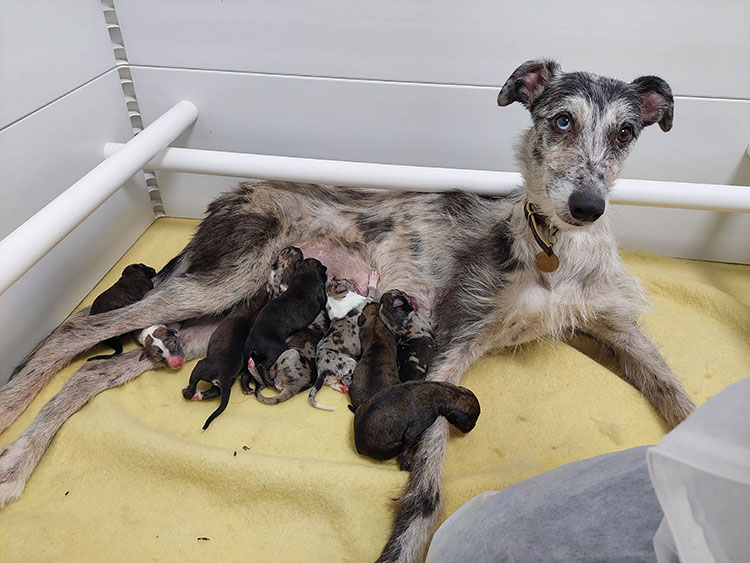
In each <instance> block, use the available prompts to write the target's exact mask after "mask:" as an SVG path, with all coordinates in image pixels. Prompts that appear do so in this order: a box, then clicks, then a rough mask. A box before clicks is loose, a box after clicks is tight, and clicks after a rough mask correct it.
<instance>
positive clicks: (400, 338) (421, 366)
mask: <svg viewBox="0 0 750 563" xmlns="http://www.w3.org/2000/svg"><path fill="white" fill-rule="evenodd" d="M415 305H416V304H415V302H414V300H413V299H412V298H411V297H410V296H408V295H407V294H406V293H404V292H403V291H399V290H398V289H394V290H391V291H388V292H386V293H384V294H383V295H382V296H381V297H380V318H381V320H382V321H383V322H384V323H385V326H387V327H388V329H389V330H390V331H391V332H392V333H393V334H394V336H395V337H396V342H397V350H398V353H397V363H398V376H399V379H400V380H401V381H412V380H417V379H424V378H425V376H426V375H427V370H428V369H429V367H430V364H431V363H432V360H433V358H434V357H435V354H436V353H437V346H436V345H435V340H434V339H433V338H432V334H431V330H432V323H430V320H429V319H428V318H427V317H424V316H422V315H420V314H419V313H417V308H416V306H415Z"/></svg>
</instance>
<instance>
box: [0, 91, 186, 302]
mask: <svg viewBox="0 0 750 563" xmlns="http://www.w3.org/2000/svg"><path fill="white" fill-rule="evenodd" d="M197 117H198V109H197V108H196V107H195V106H194V105H193V104H192V103H190V102H187V101H182V102H179V103H177V104H175V106H174V107H172V108H171V109H170V110H169V111H167V112H165V113H164V115H162V116H161V117H159V119H157V120H156V121H154V122H153V123H152V124H151V125H149V126H148V127H146V128H145V129H144V130H143V131H141V132H140V133H139V134H138V135H136V136H135V137H134V138H133V139H131V140H130V141H128V142H127V143H126V144H120V145H119V146H120V147H121V150H118V151H117V153H116V154H112V155H111V156H109V157H107V158H106V160H104V161H103V162H102V163H101V164H99V165H98V166H97V167H96V168H94V169H93V170H91V172H89V173H88V174H86V175H85V176H84V177H83V178H81V179H80V180H78V181H77V182H76V183H75V184H73V185H72V186H70V187H69V188H68V189H67V190H65V191H64V192H63V193H61V194H60V195H59V196H57V197H56V198H55V199H53V200H52V201H51V202H50V203H48V204H47V205H46V206H45V207H43V208H42V209H41V210H39V211H38V212H37V213H36V214H35V215H34V216H32V217H31V218H29V219H28V220H27V221H26V222H25V223H24V224H22V225H21V226H20V227H18V228H17V229H16V230H15V231H13V232H12V233H10V234H9V235H8V236H6V237H5V238H4V239H3V240H0V264H2V268H0V293H3V292H4V291H5V290H6V289H8V288H9V287H10V286H11V285H13V283H15V282H16V280H18V279H19V278H20V277H21V276H23V275H24V274H25V273H26V272H28V271H29V270H30V269H31V267H32V266H33V265H34V264H36V263H37V262H38V261H39V260H41V259H42V258H43V257H44V255H45V254H47V253H48V252H49V251H50V250H52V249H53V248H54V247H55V245H56V244H57V243H59V242H60V241H61V240H62V239H64V238H65V237H66V236H67V235H68V233H70V232H71V231H72V230H73V229H75V228H76V227H77V226H78V225H80V224H81V223H82V222H83V220H84V219H86V217H88V216H89V215H91V213H93V212H94V211H95V210H96V209H97V208H98V207H99V206H100V205H101V204H102V203H104V202H105V201H106V200H107V199H108V198H109V197H110V196H111V195H112V194H114V193H115V192H116V191H117V190H118V189H119V188H120V186H122V185H123V184H124V183H125V182H127V181H128V179H129V178H130V177H131V176H133V175H134V174H135V173H136V172H138V171H139V170H141V169H142V168H143V167H144V165H145V164H146V163H147V162H148V161H149V160H151V159H152V158H153V157H154V155H155V154H157V153H158V152H159V151H161V150H162V149H164V147H166V146H167V145H168V144H169V143H171V142H172V141H173V140H174V139H175V137H177V135H179V134H180V133H182V132H183V131H184V130H185V129H186V128H187V127H188V126H190V124H191V123H193V122H194V121H195V119H196V118H197Z"/></svg>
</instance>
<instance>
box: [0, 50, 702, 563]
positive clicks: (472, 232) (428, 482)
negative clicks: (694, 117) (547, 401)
mask: <svg viewBox="0 0 750 563" xmlns="http://www.w3.org/2000/svg"><path fill="white" fill-rule="evenodd" d="M512 102H520V103H522V104H523V105H525V106H526V107H527V108H528V110H529V111H530V113H531V117H532V120H533V124H532V126H531V128H530V129H529V130H528V131H527V132H526V133H525V135H524V136H523V139H522V141H521V143H520V147H519V150H518V160H519V163H520V166H521V171H522V173H523V177H524V180H525V186H524V187H523V188H519V189H518V190H517V191H516V192H515V193H513V194H511V195H509V196H505V197H489V196H479V195H473V194H467V193H462V192H452V193H444V194H424V193H389V192H383V191H377V190H355V189H346V188H334V187H325V186H317V185H305V184H291V183H278V182H276V183H267V184H253V185H250V184H243V185H240V186H239V187H238V188H237V189H235V190H234V191H231V192H228V193H226V194H223V195H221V196H220V197H219V198H217V199H216V200H215V201H214V202H213V203H211V204H210V205H209V207H208V214H207V216H206V218H205V219H204V220H203V222H202V223H201V225H200V227H199V228H198V231H197V232H196V234H195V235H194V236H193V238H192V240H191V241H190V242H189V243H188V245H187V246H186V247H185V249H184V250H183V251H182V252H181V253H180V254H179V255H178V256H177V257H175V258H174V259H173V260H172V261H171V262H170V263H169V264H168V265H167V267H166V268H165V269H164V270H162V271H161V272H160V273H159V274H158V275H157V277H156V279H155V280H154V281H155V286H156V287H155V289H154V290H153V291H152V292H150V293H149V294H148V296H147V297H146V298H145V299H144V300H143V301H140V302H138V303H136V304H134V305H131V306H129V307H125V308H122V309H118V310H116V311H112V312H109V313H103V314H101V315H96V316H84V315H80V314H79V315H76V316H73V317H72V318H70V319H69V320H67V321H66V322H64V323H63V324H62V325H61V326H60V327H58V328H57V329H56V330H55V331H54V332H53V333H52V334H51V335H50V336H49V337H48V338H47V339H46V340H45V341H44V342H43V343H41V344H40V345H39V346H38V347H37V349H36V350H35V351H34V352H33V353H32V354H31V355H30V356H29V358H28V359H27V360H26V361H25V362H24V363H23V364H22V365H21V366H19V367H18V368H17V370H16V373H15V377H14V378H13V379H12V380H11V381H10V383H9V384H8V385H7V386H6V387H5V388H4V389H2V390H0V430H3V429H5V428H7V427H8V426H9V425H10V424H11V423H12V422H13V421H14V420H15V419H16V418H17V417H18V415H19V414H20V413H21V412H22V411H23V410H24V409H25V408H26V406H27V405H28V404H29V402H30V401H31V400H32V398H33V397H34V395H35V394H36V393H37V391H38V390H39V389H40V388H41V387H42V386H43V385H44V384H45V383H46V382H47V381H48V380H49V379H50V378H51V377H52V376H53V375H54V374H55V373H56V372H57V371H58V370H59V369H60V368H62V367H63V366H64V365H65V364H67V363H68V362H69V361H70V360H71V359H72V358H73V357H74V356H75V355H76V354H78V353H80V352H83V351H84V350H86V349H88V348H90V347H91V346H93V345H94V344H96V343H97V342H101V341H102V340H105V339H107V338H110V337H113V336H115V335H118V334H123V333H126V332H128V331H130V330H134V329H137V328H143V327H145V326H149V325H153V324H158V323H170V322H174V321H182V320H185V319H189V318H193V317H198V316H201V315H206V314H209V313H218V312H221V311H225V310H227V309H229V308H230V307H232V306H233V305H234V304H236V303H237V302H238V301H239V300H241V299H243V298H245V297H246V296H248V295H252V294H253V293H254V292H256V291H258V290H259V288H260V287H261V286H262V284H264V283H265V279H266V277H267V273H268V269H269V268H270V266H271V262H272V261H273V258H274V257H275V256H276V255H277V254H278V253H279V251H281V250H282V249H283V248H284V247H286V246H289V245H296V246H302V247H303V249H305V248H306V249H308V250H306V255H308V256H311V255H312V256H316V257H318V258H320V259H321V261H322V262H323V263H325V264H326V265H328V266H329V271H330V270H331V269H333V271H334V273H335V270H336V263H337V262H339V261H341V262H342V263H343V262H346V260H345V257H347V256H349V257H352V256H354V257H356V258H357V259H358V261H359V262H360V263H362V264H365V265H366V268H363V270H367V271H363V272H351V271H350V272H346V274H347V276H345V277H350V278H351V277H354V278H355V279H356V277H357V276H359V275H363V276H365V278H364V279H366V276H367V274H368V273H369V266H370V265H372V267H373V268H375V269H376V270H377V271H379V272H380V276H381V285H380V289H381V291H387V290H389V289H392V288H410V293H412V294H413V295H414V296H415V297H416V299H417V302H418V304H419V305H420V307H421V309H420V310H423V311H426V312H428V313H429V312H430V311H432V314H433V315H432V316H433V323H434V327H435V332H436V339H437V342H438V347H439V350H440V352H439V356H438V357H437V358H436V359H435V362H434V364H433V365H434V367H433V369H432V371H431V373H430V376H429V377H430V379H434V380H445V381H450V382H452V383H457V382H458V381H459V379H460V378H461V375H462V374H463V372H464V371H465V370H466V369H467V367H468V366H469V365H470V364H471V363H472V362H473V361H474V360H476V359H477V358H479V357H480V356H481V355H483V354H485V353H486V352H488V351H490V350H492V349H496V348H503V347H508V346H516V345H519V344H522V343H524V342H529V341H532V340H536V339H539V338H545V337H563V336H566V335H569V334H571V333H573V332H579V333H585V334H588V335H590V336H592V337H593V338H595V339H596V340H598V341H599V342H600V343H601V344H603V345H604V346H605V347H607V348H609V349H610V350H611V351H612V352H613V354H614V356H615V358H616V361H617V365H618V367H619V372H620V376H621V377H622V378H624V379H625V380H626V381H628V382H629V383H630V384H632V385H633V386H634V387H636V388H637V389H639V390H640V391H641V392H642V393H643V394H644V395H645V396H646V398H647V399H648V400H649V401H650V402H651V404H652V405H653V406H654V408H655V409H656V410H657V411H658V412H659V414H660V415H661V416H662V417H663V418H664V420H666V421H667V423H669V424H670V425H675V424H677V423H679V422H680V421H681V420H683V419H684V418H685V417H686V416H688V415H689V414H690V412H691V411H692V410H693V408H694V407H693V403H692V401H691V400H690V398H689V397H688V395H687V394H686V393H685V391H684V390H683V388H682V387H681V386H680V384H679V383H678V382H677V380H676V379H675V376H674V375H673V373H672V372H671V371H670V369H669V367H668V366H667V364H666V363H665V361H664V359H663V358H662V357H661V356H660V355H659V353H658V352H657V350H656V349H655V348H654V346H653V345H652V344H651V342H649V340H648V339H647V338H646V337H645V336H644V335H643V334H642V333H641V331H640V329H639V327H638V315H639V313H640V312H641V311H643V310H644V306H645V301H644V298H643V294H642V290H641V287H640V285H639V283H638V282H637V280H635V279H634V278H633V277H632V276H631V275H630V274H629V273H628V272H627V271H626V269H625V267H624V266H623V264H622V262H621V260H620V257H619V255H618V251H617V244H616V241H615V239H614V237H613V235H612V232H611V230H610V227H609V220H608V216H607V213H606V207H607V200H608V196H609V192H610V189H611V187H612V184H613V183H614V180H615V178H616V176H617V174H618V172H619V170H620V168H621V166H622V164H623V162H624V160H625V158H626V157H627V155H628V153H629V152H630V149H631V148H632V146H633V143H634V142H635V140H636V139H637V138H638V136H639V135H640V133H641V131H642V129H643V128H644V127H647V126H649V125H652V124H654V123H658V124H659V126H660V127H661V129H662V130H664V131H669V129H670V128H671V126H672V114H673V99H672V93H671V91H670V88H669V86H668V85H667V83H666V82H664V81H663V80H662V79H660V78H657V77H654V76H644V77H641V78H637V79H636V80H634V81H633V82H630V83H626V82H622V81H619V80H614V79H610V78H605V77H601V76H596V75H592V74H586V73H564V72H562V70H561V69H560V67H559V66H558V65H557V64H556V63H555V62H553V61H548V60H537V61H529V62H526V63H524V64H523V65H521V66H520V67H519V68H518V69H517V70H516V71H515V72H514V73H513V74H512V75H511V77H510V78H509V79H508V81H507V82H506V83H505V85H504V86H503V88H502V90H501V91H500V94H499V96H498V104H499V105H501V106H506V105H508V104H510V103H512ZM316 253H317V255H316ZM355 262H357V261H356V260H355ZM349 263H351V260H350V261H349ZM337 275H338V274H337ZM186 346H187V348H191V345H190V343H187V344H186ZM197 348H200V346H199V345H198V344H196V343H192V349H197ZM102 373H103V375H101V377H102V378H103V382H99V388H100V389H99V390H101V388H106V387H107V381H108V380H107V379H106V378H107V377H109V378H110V379H112V380H113V381H114V380H115V379H116V378H113V377H112V375H113V374H111V373H109V374H107V372H102ZM114 384H117V383H113V385H114ZM53 400H54V399H53ZM52 410H53V412H54V411H55V409H52ZM68 415H69V414H68ZM63 416H64V415H63ZM57 422H58V423H61V420H59V419H58V421H57ZM35 424H37V422H35ZM38 424H39V427H40V428H41V429H44V425H45V424H46V419H45V420H43V421H38ZM35 428H36V427H32V428H31V429H30V430H29V431H27V433H26V434H24V436H22V437H21V438H19V440H17V441H16V442H14V443H13V444H11V445H9V446H8V448H7V449H6V450H5V451H4V452H3V454H2V455H1V456H0V505H5V504H7V503H8V502H11V501H13V500H15V498H17V497H18V496H19V495H20V493H21V491H22V490H23V486H24V484H25V482H26V479H27V478H28V476H29V474H30V472H31V470H33V465H35V462H25V460H27V459H37V460H38V458H39V456H40V455H41V452H42V451H43V449H44V448H46V445H47V443H48V440H46V441H45V440H36V441H35V439H34V438H35V432H36V430H35ZM41 431H42V430H39V432H41ZM48 434H49V432H48ZM446 438H447V423H446V422H445V420H442V419H440V420H438V421H437V422H436V423H435V424H433V425H432V426H431V427H430V429H429V430H428V431H427V432H426V433H425V434H424V437H423V439H422V442H421V444H420V446H419V448H418V450H417V451H416V455H415V459H414V470H413V471H412V473H411V475H410V477H409V482H408V485H407V489H406V491H405V493H404V495H403V496H402V497H401V499H400V501H399V504H398V509H397V514H396V519H395V523H394V527H393V530H392V533H391V536H390V539H389V540H388V543H387V544H386V546H385V548H384V550H383V553H382V555H381V560H382V561H397V560H398V561H414V560H416V559H418V558H419V557H420V556H421V554H422V552H423V550H424V547H425V545H426V543H427V541H428V539H429V537H430V534H431V533H432V530H433V526H434V523H435V520H436V518H437V515H438V511H439V508H440V505H441V483H440V481H441V479H440V476H441V465H442V461H443V456H444V450H445V442H446ZM50 439H51V437H50ZM40 448H41V451H39V449H40ZM29 467H31V469H29Z"/></svg>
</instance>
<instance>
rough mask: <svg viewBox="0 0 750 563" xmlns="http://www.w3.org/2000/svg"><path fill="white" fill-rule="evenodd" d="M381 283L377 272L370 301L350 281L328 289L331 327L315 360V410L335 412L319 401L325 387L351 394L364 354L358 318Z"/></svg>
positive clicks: (372, 275) (332, 284) (372, 276)
mask: <svg viewBox="0 0 750 563" xmlns="http://www.w3.org/2000/svg"><path fill="white" fill-rule="evenodd" d="M377 283H378V275H377V272H374V271H373V272H371V273H370V280H369V287H368V292H367V293H368V294H367V296H366V297H365V296H363V295H360V294H359V293H358V292H357V287H356V285H355V284H354V283H353V282H352V281H350V280H344V279H339V278H333V279H332V280H331V281H330V282H329V283H328V285H327V286H326V311H327V312H328V318H329V319H330V320H331V326H330V327H329V329H328V331H327V332H326V334H325V336H323V338H322V339H321V340H320V342H318V347H317V351H316V359H315V363H316V367H317V379H316V380H315V384H314V385H313V388H312V389H311V390H310V395H309V396H308V401H309V402H310V404H311V405H312V406H314V407H316V408H319V409H323V410H335V409H334V408H333V407H330V406H328V405H324V404H321V403H318V402H317V401H316V400H315V396H316V395H317V393H318V391H320V390H321V389H322V388H323V385H328V386H329V387H331V388H333V389H336V390H337V391H340V392H342V393H347V392H348V391H349V385H350V384H351V382H352V375H353V374H354V368H355V367H356V365H357V358H359V355H360V353H361V351H362V346H361V344H360V341H359V326H358V325H357V318H358V317H359V314H360V312H361V311H362V309H363V308H364V306H365V305H366V304H367V303H368V302H369V301H370V300H371V299H372V297H373V296H374V294H375V289H376V287H377Z"/></svg>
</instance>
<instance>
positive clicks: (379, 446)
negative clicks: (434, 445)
mask: <svg viewBox="0 0 750 563" xmlns="http://www.w3.org/2000/svg"><path fill="white" fill-rule="evenodd" d="M438 416H444V417H445V418H446V419H447V420H448V422H450V423H451V424H452V425H453V426H455V427H456V428H458V429H459V430H460V431H461V432H464V433H466V432H469V431H470V430H471V429H472V428H474V425H475V424H476V422H477V418H479V401H478V400H477V398H476V396H475V395H474V393H472V392H471V391H469V390H468V389H466V388H465V387H458V386H457V385H453V384H451V383H446V382H443V381H409V382H407V383H401V384H399V385H394V386H393V387H390V388H388V389H385V390H383V391H381V392H380V393H378V394H377V395H375V396H373V397H372V398H371V399H370V400H369V401H367V403H365V404H364V405H362V406H361V407H359V408H358V409H357V412H356V414H355V415H354V445H355V446H356V447H357V451H358V452H359V453H361V454H363V455H366V456H369V457H372V458H375V459H391V458H392V457H396V456H399V464H400V466H401V469H406V470H410V469H411V460H412V457H413V448H414V447H415V446H416V445H417V443H418V442H419V439H420V438H421V436H422V434H424V432H425V430H427V429H428V428H429V427H430V426H432V423H433V422H435V419H437V417H438Z"/></svg>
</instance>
